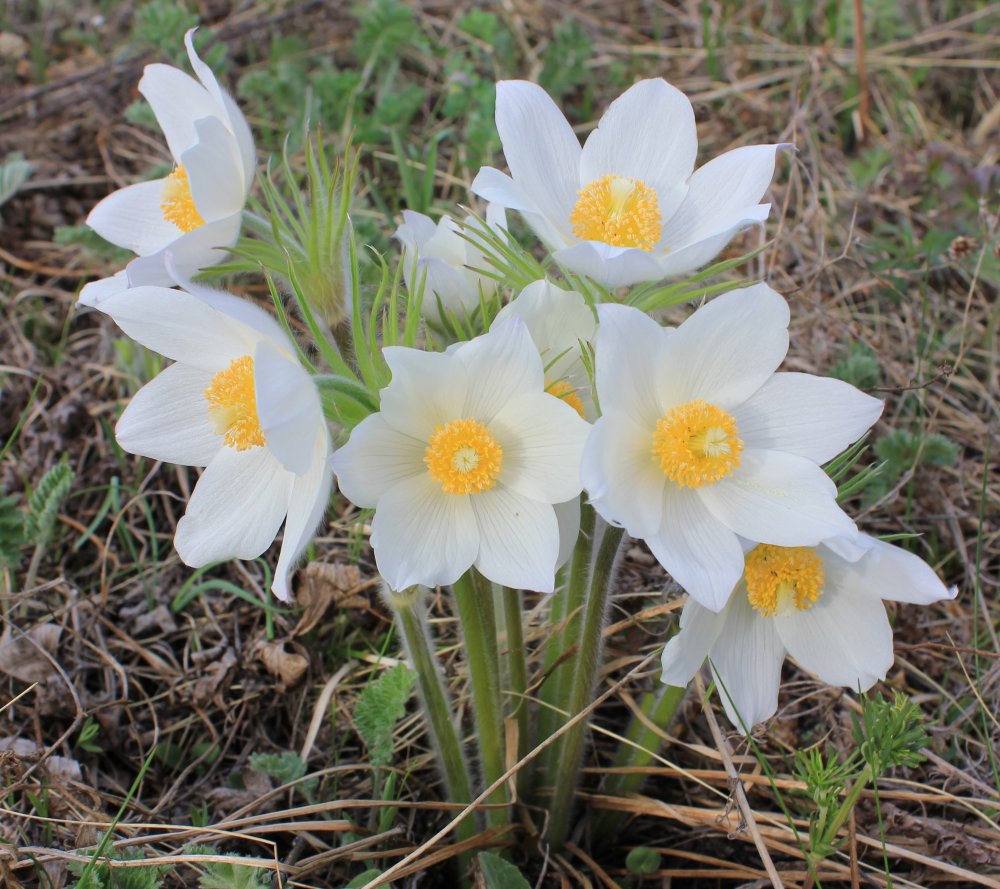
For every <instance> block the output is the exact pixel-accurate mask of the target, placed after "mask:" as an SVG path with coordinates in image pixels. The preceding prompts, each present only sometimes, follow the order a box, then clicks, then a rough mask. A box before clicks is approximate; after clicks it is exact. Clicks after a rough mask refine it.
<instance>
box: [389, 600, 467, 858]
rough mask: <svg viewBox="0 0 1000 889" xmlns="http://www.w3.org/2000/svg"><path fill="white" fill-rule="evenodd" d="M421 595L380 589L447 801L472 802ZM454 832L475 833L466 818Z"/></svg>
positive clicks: (462, 837) (464, 837)
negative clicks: (409, 667)
mask: <svg viewBox="0 0 1000 889" xmlns="http://www.w3.org/2000/svg"><path fill="white" fill-rule="evenodd" d="M422 594H423V590H422V588H420V587H412V588H411V589H410V590H408V591H406V592H404V593H394V592H391V591H390V590H389V589H388V587H386V588H385V590H384V598H385V599H386V601H387V602H388V603H389V606H390V607H391V608H392V611H393V614H395V616H396V625H397V626H398V627H399V632H400V634H401V635H402V637H403V645H404V647H405V649H406V655H407V658H408V659H409V661H410V663H411V664H413V669H414V671H415V672H416V674H417V688H418V690H419V693H420V700H421V703H422V704H423V709H424V714H425V715H426V717H427V726H428V729H429V731H430V737H431V742H432V743H433V745H434V752H435V753H436V754H437V761H438V765H439V766H440V767H441V772H442V774H443V775H444V784H445V791H446V793H447V795H448V801H449V802H452V803H466V804H468V803H470V802H471V801H472V781H471V780H470V778H469V764H468V763H467V762H466V759H465V754H464V753H463V752H462V742H461V741H460V740H459V735H458V731H457V730H456V728H455V720H454V719H453V718H452V708H451V706H450V703H449V701H448V693H447V691H446V690H445V686H444V681H443V678H442V676H441V670H440V668H439V667H438V662H437V660H436V658H435V657H434V652H433V648H432V645H431V640H430V628H429V627H428V626H427V616H426V614H425V612H424V605H423V601H422ZM455 833H456V835H457V837H458V839H459V840H468V839H471V838H472V837H474V836H475V835H476V823H475V821H474V820H473V819H472V818H466V819H465V820H464V821H461V822H459V824H458V826H457V827H456V828H455ZM467 858H468V854H467V855H466V856H465V857H463V858H462V859H461V860H460V861H459V867H460V870H461V871H462V872H463V873H464V872H465V871H466V870H467V869H468V864H469V863H470V861H468V860H466V859H467Z"/></svg>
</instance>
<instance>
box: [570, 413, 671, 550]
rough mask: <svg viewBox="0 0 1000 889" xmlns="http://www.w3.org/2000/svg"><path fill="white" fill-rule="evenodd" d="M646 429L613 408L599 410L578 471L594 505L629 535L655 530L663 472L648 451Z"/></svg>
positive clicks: (649, 437)
mask: <svg viewBox="0 0 1000 889" xmlns="http://www.w3.org/2000/svg"><path fill="white" fill-rule="evenodd" d="M652 441H653V437H652V433H651V432H649V431H648V430H645V429H643V428H641V427H640V426H637V425H636V424H635V423H634V422H633V421H632V419H631V417H629V416H627V415H626V414H624V413H622V412H620V411H617V410H608V411H605V413H604V416H603V417H601V418H600V419H599V420H598V421H597V423H595V424H594V427H593V429H592V430H591V432H590V435H589V437H588V438H587V443H586V446H585V447H584V450H583V459H582V463H581V470H580V473H581V475H582V477H583V484H584V487H585V488H586V489H587V493H588V495H589V497H590V502H591V503H592V504H593V505H594V508H595V509H596V510H597V511H598V512H599V513H600V514H601V515H602V516H603V517H604V518H605V519H607V521H609V522H612V523H614V524H616V525H622V526H624V527H625V528H627V529H628V532H629V534H631V535H632V536H633V537H639V538H647V537H649V536H651V535H654V534H656V532H657V531H658V530H659V528H660V525H661V523H662V521H663V489H664V486H665V485H666V476H664V474H663V472H662V471H661V470H660V467H659V466H658V465H657V464H656V462H655V460H654V458H653V454H652Z"/></svg>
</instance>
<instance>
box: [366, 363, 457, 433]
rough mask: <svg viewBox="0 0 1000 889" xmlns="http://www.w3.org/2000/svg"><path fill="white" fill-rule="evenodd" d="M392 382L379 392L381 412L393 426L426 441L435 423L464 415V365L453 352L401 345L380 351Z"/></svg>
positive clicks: (442, 422)
mask: <svg viewBox="0 0 1000 889" xmlns="http://www.w3.org/2000/svg"><path fill="white" fill-rule="evenodd" d="M382 354H383V355H384V356H385V360H386V363H387V364H388V365H389V370H390V371H392V381H391V382H390V383H389V385H388V386H386V387H385V389H383V390H382V392H381V399H382V415H383V417H385V421H386V422H387V423H388V424H389V425H390V426H392V427H393V428H394V429H396V430H398V431H399V432H402V433H404V434H406V435H409V436H411V437H412V438H416V439H419V440H420V441H422V442H424V443H425V446H426V443H427V442H428V441H429V440H430V437H431V436H432V435H433V434H434V430H435V429H436V428H437V427H438V426H443V425H445V424H447V423H450V422H451V421H452V420H457V419H459V418H461V417H463V416H464V415H463V414H462V403H463V401H464V399H465V392H466V389H467V388H468V381H467V374H466V371H465V365H463V364H462V363H461V362H460V361H458V360H456V359H455V357H454V355H451V354H445V353H442V352H423V351H421V350H420V349H407V348H405V347H403V346H389V347H387V348H385V349H383V350H382Z"/></svg>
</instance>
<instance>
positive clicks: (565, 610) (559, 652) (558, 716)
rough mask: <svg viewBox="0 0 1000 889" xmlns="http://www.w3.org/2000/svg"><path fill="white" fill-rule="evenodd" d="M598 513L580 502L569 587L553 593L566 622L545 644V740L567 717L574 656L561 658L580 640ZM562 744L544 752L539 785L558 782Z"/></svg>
mask: <svg viewBox="0 0 1000 889" xmlns="http://www.w3.org/2000/svg"><path fill="white" fill-rule="evenodd" d="M596 518H597V513H596V512H595V511H594V507H592V506H591V505H590V504H588V503H581V505H580V535H579V537H577V540H576V547H575V548H574V549H573V556H572V558H571V559H570V563H569V578H568V580H567V583H566V589H565V591H562V592H559V593H557V594H556V595H555V597H553V602H552V613H551V618H550V619H551V622H552V625H553V626H554V627H555V626H558V625H559V624H560V623H564V626H563V627H562V628H561V629H559V630H556V631H555V633H554V634H553V637H552V639H551V640H550V642H549V644H548V645H546V647H545V660H544V662H543V663H544V667H543V669H544V671H545V672H546V673H548V677H547V678H546V680H545V682H544V684H543V685H542V687H541V688H540V689H539V696H540V698H541V701H542V706H541V707H540V708H539V712H538V740H539V741H544V740H545V739H546V738H548V737H549V736H550V735H552V733H553V732H555V731H556V729H558V728H559V726H560V725H561V724H562V722H563V720H564V719H565V718H566V717H565V716H564V715H563V714H565V712H566V710H567V708H568V699H569V693H570V685H571V683H572V678H573V672H574V671H573V664H574V658H572V657H570V658H568V659H567V660H561V658H562V657H563V656H564V655H565V654H566V652H567V651H569V650H570V648H572V647H573V646H574V645H577V644H578V643H579V641H580V619H581V613H582V611H583V603H584V600H585V599H586V597H587V578H588V575H589V574H590V560H591V554H592V553H593V551H594V527H595V524H596ZM559 746H560V745H559V744H553V745H551V746H550V747H548V748H547V749H546V750H545V751H544V752H543V753H542V755H541V757H540V758H539V760H538V765H537V770H538V771H537V781H536V783H537V784H538V785H539V786H548V785H552V784H554V783H555V777H556V776H557V775H558V774H559V768H558V763H559V759H558V753H559Z"/></svg>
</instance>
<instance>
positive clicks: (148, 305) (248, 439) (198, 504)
mask: <svg viewBox="0 0 1000 889" xmlns="http://www.w3.org/2000/svg"><path fill="white" fill-rule="evenodd" d="M101 308H102V310H103V311H104V312H106V313H107V314H108V315H110V316H111V317H112V318H113V319H114V321H115V322H116V323H117V324H118V326H119V327H120V328H121V329H122V330H123V331H124V332H125V333H126V334H128V335H129V336H130V337H132V338H133V339H135V340H137V341H138V342H140V343H142V345H144V346H146V347H147V348H150V349H152V350H154V351H156V352H159V353H160V354H161V355H165V356H166V357H167V358H171V359H173V360H174V361H175V362H176V363H174V364H172V365H171V366H170V367H168V368H167V369H166V370H164V371H163V372H162V373H161V374H160V375H159V376H157V377H156V378H155V379H154V380H152V381H151V382H149V383H147V384H146V385H145V386H143V387H142V389H140V390H139V391H138V392H137V393H136V394H135V397H134V398H133V399H132V401H131V402H130V404H129V405H128V407H127V408H126V409H125V411H124V413H123V414H122V416H121V419H119V421H118V426H117V427H116V430H115V432H116V436H117V438H118V443H119V444H120V445H121V446H122V447H123V448H124V449H125V450H126V451H129V452H130V453H133V454H140V455H142V456H146V457H152V458H153V459H155V460H165V461H167V462H170V463H178V464H180V465H183V466H204V467H205V471H204V472H203V473H202V475H201V478H200V479H199V480H198V483H197V485H195V488H194V492H193V493H192V495H191V500H190V502H189V503H188V506H187V511H186V513H185V514H184V517H183V518H182V519H181V520H180V522H179V523H178V525H177V533H176V535H175V537H174V545H175V547H176V548H177V552H178V553H179V554H180V557H181V559H183V561H184V562H185V564H187V565H190V566H191V567H193V568H199V567H201V566H203V565H207V564H209V563H211V562H217V561H222V560H226V559H233V558H236V559H255V558H257V556H259V555H260V554H261V553H263V552H264V550H266V549H267V548H268V547H269V546H270V545H271V543H272V541H273V540H274V538H275V536H276V535H277V533H278V529H279V528H280V527H281V523H282V522H283V521H284V523H285V533H284V539H283V541H282V545H281V553H280V555H279V557H278V564H277V567H276V568H275V572H274V583H273V584H272V586H271V590H272V591H273V592H274V594H275V595H276V596H277V597H278V598H279V599H282V600H285V601H287V600H288V599H290V598H291V591H290V587H289V575H290V572H291V569H292V567H293V565H294V564H295V561H296V560H297V558H298V557H299V556H300V555H301V554H302V552H303V550H304V549H305V547H306V545H307V544H308V542H309V540H310V539H311V537H312V535H313V533H314V532H315V530H316V526H317V525H318V524H319V521H320V519H321V518H322V515H323V512H324V510H325V509H326V506H327V503H328V501H329V498H330V486H331V483H332V473H331V471H330V468H329V459H328V458H329V453H330V435H329V431H328V429H327V426H326V421H325V419H324V417H323V411H322V407H321V405H320V400H319V393H318V391H317V390H316V386H315V385H314V383H313V381H312V378H311V377H310V376H309V374H308V373H307V372H306V371H305V369H304V368H303V367H302V365H301V364H300V363H299V361H298V358H297V357H296V354H295V348H294V346H293V344H292V343H291V341H290V340H289V339H288V337H287V336H286V334H285V332H284V331H283V330H282V329H281V326H280V325H279V324H278V323H277V322H276V321H275V320H274V319H273V318H272V317H271V316H270V315H268V314H267V313H266V312H264V311H263V310H261V309H259V308H257V307H256V306H254V305H252V304H251V303H249V302H247V301H246V300H242V299H239V298H238V297H235V296H232V295H231V294H227V293H220V292H218V291H206V290H204V289H202V290H200V291H199V296H197V297H196V296H193V295H191V294H189V293H185V292H184V291H180V290H169V289H167V288H164V287H139V288H136V289H135V290H129V291H120V292H119V293H117V294H113V295H110V296H107V297H105V298H104V299H103V300H102V303H101Z"/></svg>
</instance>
